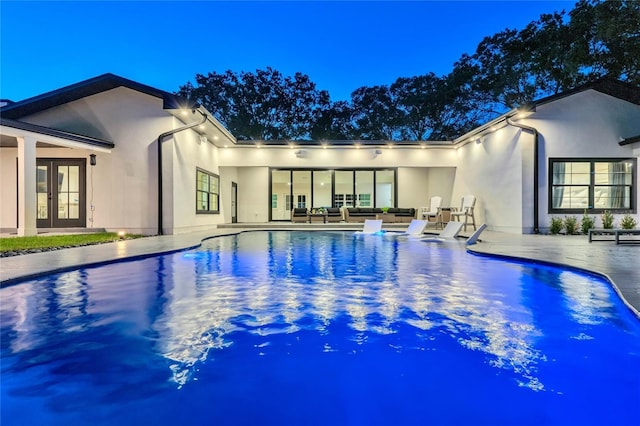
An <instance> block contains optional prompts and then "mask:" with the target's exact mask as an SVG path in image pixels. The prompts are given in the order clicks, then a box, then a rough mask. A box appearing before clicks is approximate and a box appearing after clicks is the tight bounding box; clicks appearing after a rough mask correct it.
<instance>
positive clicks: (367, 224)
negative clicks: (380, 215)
mask: <svg viewBox="0 0 640 426" xmlns="http://www.w3.org/2000/svg"><path fill="white" fill-rule="evenodd" d="M381 230H382V219H365V220H364V226H363V227H362V231H356V232H355V233H356V234H375V233H377V232H380V231H381Z"/></svg>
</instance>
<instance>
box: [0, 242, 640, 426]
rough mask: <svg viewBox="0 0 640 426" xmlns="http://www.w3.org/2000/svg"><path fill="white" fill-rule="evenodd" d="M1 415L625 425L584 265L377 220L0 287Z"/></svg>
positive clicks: (623, 384)
mask: <svg viewBox="0 0 640 426" xmlns="http://www.w3.org/2000/svg"><path fill="white" fill-rule="evenodd" d="M0 307H1V311H0V315H1V317H0V319H1V325H2V335H1V337H2V340H1V349H2V387H1V388H2V390H1V392H2V393H1V398H2V417H1V419H0V420H1V421H2V424H3V425H10V424H29V423H31V424H143V423H144V424H148V423H155V424H250V423H251V424H461V423H469V424H535V425H539V424H558V425H565V424H576V423H580V424H617V425H624V424H632V423H633V421H634V420H635V419H634V417H635V416H632V411H633V407H635V406H636V404H637V403H638V396H639V395H640V377H639V374H638V371H639V370H638V366H640V322H639V321H638V319H637V318H636V317H635V316H634V315H633V314H632V313H631V312H630V311H629V310H628V309H627V308H626V307H625V306H624V305H623V303H622V302H621V301H620V300H619V299H618V297H617V295H616V294H615V293H614V292H613V291H612V290H611V288H610V287H609V285H608V284H607V283H606V282H603V281H602V280H601V279H599V278H597V277H594V276H590V275H586V274H580V273H576V272H571V271H565V270H562V269H559V268H555V267H549V266H542V265H537V264H528V263H517V262H506V261H502V260H495V259H488V258H485V257H477V256H474V255H470V254H468V253H466V252H465V250H464V246H463V245H460V246H458V245H456V244H434V243H426V242H422V241H419V240H415V239H403V238H401V237H398V236H393V235H390V234H386V235H360V236H354V235H353V234H351V233H343V232H317V231H315V232H304V231H296V232H288V231H278V232H249V233H242V234H239V235H237V236H229V237H220V238H215V239H211V240H208V241H206V242H205V243H204V244H203V246H202V247H201V248H200V249H198V250H193V251H188V252H182V253H176V254H171V255H166V256H159V257H155V258H150V259H145V260H139V261H134V262H124V263H116V264H112V265H106V266H102V267H98V268H87V269H83V270H79V271H76V272H70V273H64V274H59V275H52V276H50V277H47V278H43V279H41V280H36V281H33V282H28V283H23V284H19V285H15V286H12V287H8V288H5V289H2V290H0Z"/></svg>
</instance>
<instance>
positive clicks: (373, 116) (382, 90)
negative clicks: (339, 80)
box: [351, 86, 401, 140]
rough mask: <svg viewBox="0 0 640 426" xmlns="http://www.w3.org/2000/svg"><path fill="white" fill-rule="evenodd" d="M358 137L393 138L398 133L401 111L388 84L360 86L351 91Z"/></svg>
mask: <svg viewBox="0 0 640 426" xmlns="http://www.w3.org/2000/svg"><path fill="white" fill-rule="evenodd" d="M351 106H352V108H353V119H354V122H355V124H356V129H355V133H356V136H357V138H358V139H364V140H393V139H394V136H397V135H398V133H399V132H398V129H399V122H400V116H401V114H400V112H399V111H398V109H397V108H396V105H395V103H394V101H393V97H392V95H391V91H390V90H389V87H388V86H373V87H360V88H359V89H356V90H355V91H354V92H353V93H351Z"/></svg>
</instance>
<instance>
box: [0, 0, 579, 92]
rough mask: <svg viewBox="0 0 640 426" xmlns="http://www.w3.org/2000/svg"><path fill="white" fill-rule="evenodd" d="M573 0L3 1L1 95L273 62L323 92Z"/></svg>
mask: <svg viewBox="0 0 640 426" xmlns="http://www.w3.org/2000/svg"><path fill="white" fill-rule="evenodd" d="M574 5H575V1H547V0H538V1H524V0H512V1H483V0H472V1H451V0H450V1H421V2H418V1H413V2H365V1H356V2H338V1H328V2H307V1H304V2H303V1H300V2H293V1H287V2H269V1H262V2H247V1H236V2H219V1H192V2H187V1H135V2H134V1H113V2H106V1H66V2H54V1H44V2H35V1H11V0H1V1H0V20H1V21H0V24H1V25H0V98H3V99H10V100H13V101H19V100H23V99H26V98H29V97H32V96H36V95H39V94H42V93H45V92H48V91H51V90H55V89H59V88H61V87H63V86H66V85H69V84H73V83H77V82H79V81H82V80H85V79H88V78H92V77H95V76H98V75H101V74H104V73H108V72H110V73H114V74H117V75H120V76H122V77H125V78H129V79H131V80H135V81H137V82H140V83H143V84H147V85H149V86H153V87H156V88H158V89H162V90H166V91H169V92H175V91H177V90H178V88H179V87H180V86H181V85H183V84H185V83H187V82H189V81H191V82H194V77H195V75H196V74H198V73H200V74H206V73H208V72H213V71H216V72H219V73H222V72H224V71H226V70H232V71H235V72H240V71H250V72H254V71H255V70H256V69H264V68H266V67H269V66H270V67H272V68H274V69H276V70H278V71H280V72H282V73H283V74H285V75H293V74H294V73H296V72H301V73H303V74H307V75H308V76H309V77H310V79H311V80H312V81H313V82H315V83H316V85H317V88H318V89H321V90H328V91H329V93H330V95H331V99H332V100H334V101H335V100H348V99H349V98H350V94H351V92H352V91H354V90H355V89H357V88H358V87H361V86H374V85H380V84H391V83H393V82H394V81H395V80H396V78H398V77H410V76H415V75H420V74H425V73H428V72H434V73H435V74H437V75H439V76H441V75H444V74H447V73H449V72H450V71H451V70H452V67H453V63H454V62H455V61H456V60H458V59H459V58H460V56H461V55H462V54H463V53H469V54H471V53H473V52H474V51H475V49H476V47H477V45H478V43H479V42H480V41H481V40H482V39H483V38H484V37H485V36H488V35H493V34H495V33H496V32H499V31H502V30H504V29H506V28H516V29H521V28H523V27H524V26H525V25H526V24H528V23H529V22H531V21H534V20H536V19H538V17H539V16H540V14H542V13H551V12H554V11H560V10H562V9H565V10H567V11H568V10H571V9H572V8H573V7H574Z"/></svg>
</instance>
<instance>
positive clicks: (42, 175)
mask: <svg viewBox="0 0 640 426" xmlns="http://www.w3.org/2000/svg"><path fill="white" fill-rule="evenodd" d="M36 192H37V197H38V199H37V209H38V215H37V216H36V218H37V220H38V221H40V220H47V219H49V217H50V214H49V212H50V205H49V199H50V198H49V166H47V165H38V166H37V168H36Z"/></svg>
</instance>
